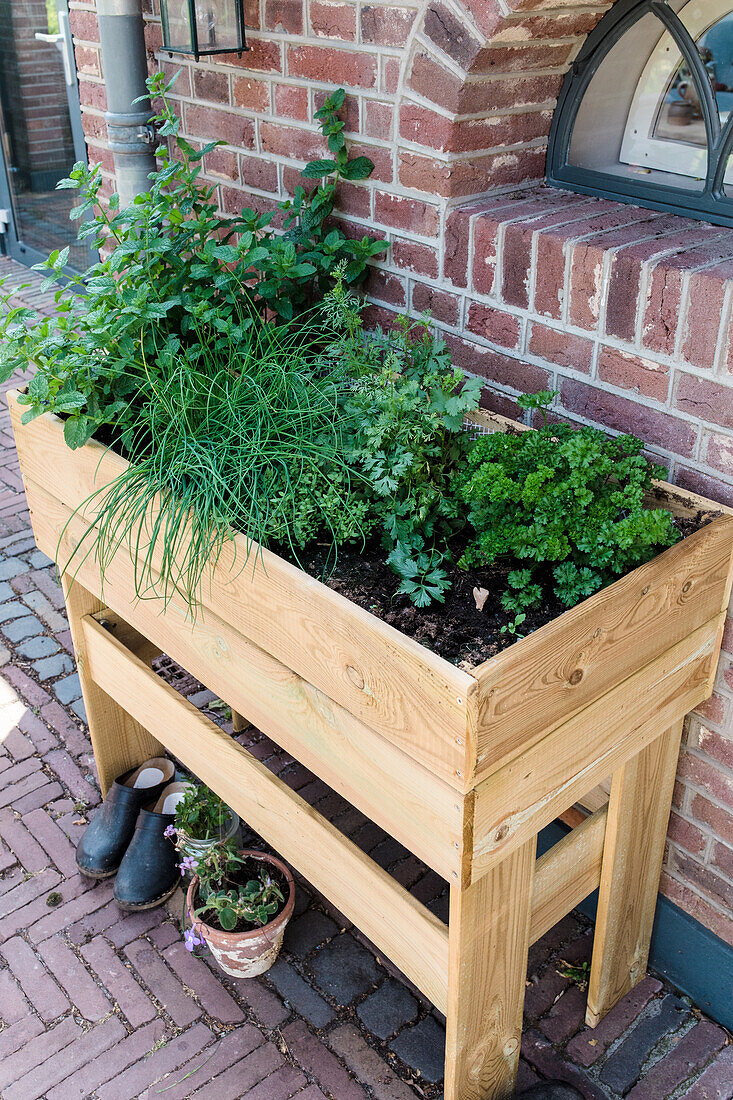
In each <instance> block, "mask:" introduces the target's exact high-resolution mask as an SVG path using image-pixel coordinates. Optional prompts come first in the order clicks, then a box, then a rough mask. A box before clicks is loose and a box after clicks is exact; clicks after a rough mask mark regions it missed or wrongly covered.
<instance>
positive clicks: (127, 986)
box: [81, 936, 157, 1027]
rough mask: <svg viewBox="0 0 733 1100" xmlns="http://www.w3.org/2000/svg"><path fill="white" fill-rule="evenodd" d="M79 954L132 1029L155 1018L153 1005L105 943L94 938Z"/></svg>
mask: <svg viewBox="0 0 733 1100" xmlns="http://www.w3.org/2000/svg"><path fill="white" fill-rule="evenodd" d="M81 953H82V956H83V958H84V959H85V960H86V962H87V963H88V964H89V965H90V966H91V968H92V969H93V970H94V971H95V973H96V974H98V975H99V977H100V978H101V980H102V982H103V983H104V985H105V988H106V989H108V990H109V992H110V995H111V996H112V999H113V1000H114V1002H115V1004H116V1005H117V1006H118V1007H119V1009H120V1011H121V1012H122V1013H123V1015H124V1016H126V1017H127V1019H128V1020H129V1021H130V1023H131V1024H132V1026H133V1027H140V1026H141V1025H142V1024H145V1023H147V1022H148V1021H150V1020H152V1019H154V1018H155V1016H156V1015H157V1009H156V1007H155V1005H154V1004H153V1002H152V1001H151V1000H150V998H149V997H148V995H147V993H146V992H145V990H144V989H143V988H142V986H141V985H140V984H139V983H138V982H137V981H136V980H135V978H134V977H133V975H132V974H131V972H130V970H128V968H127V967H126V966H125V965H124V963H123V962H122V960H121V959H120V958H118V956H117V955H115V953H114V951H113V950H112V948H111V947H110V945H109V944H108V943H107V941H106V940H104V939H102V937H101V936H95V938H94V939H93V940H91V941H90V942H89V943H87V944H84V946H83V947H82V949H81Z"/></svg>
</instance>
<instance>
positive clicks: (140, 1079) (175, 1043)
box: [95, 1024, 214, 1100]
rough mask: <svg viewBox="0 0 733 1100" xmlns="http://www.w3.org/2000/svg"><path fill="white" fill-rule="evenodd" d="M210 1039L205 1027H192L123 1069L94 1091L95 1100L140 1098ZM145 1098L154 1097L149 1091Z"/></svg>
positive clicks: (210, 1035)
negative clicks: (122, 1071) (149, 1087)
mask: <svg viewBox="0 0 733 1100" xmlns="http://www.w3.org/2000/svg"><path fill="white" fill-rule="evenodd" d="M213 1038H214V1033H213V1032H212V1031H211V1030H210V1029H209V1028H208V1027H205V1026H204V1024H195V1025H194V1026H193V1027H190V1028H188V1029H187V1030H186V1031H184V1032H183V1033H182V1034H181V1035H177V1036H176V1037H175V1038H174V1039H169V1040H168V1042H166V1043H164V1044H163V1045H162V1046H160V1047H159V1048H158V1049H157V1050H154V1051H153V1052H152V1053H151V1054H149V1056H148V1057H143V1058H140V1060H139V1061H138V1062H136V1063H135V1065H132V1066H130V1067H129V1068H128V1069H126V1070H125V1072H124V1074H121V1075H119V1076H116V1077H115V1079H114V1080H112V1081H110V1082H109V1084H107V1085H103V1086H102V1087H101V1088H97V1089H95V1095H96V1096H98V1097H99V1100H134V1098H139V1097H143V1096H145V1095H146V1092H147V1089H148V1086H150V1085H152V1084H153V1082H154V1081H159V1080H160V1079H161V1078H162V1077H164V1076H167V1075H168V1074H170V1073H171V1072H172V1071H173V1070H175V1069H177V1068H178V1066H180V1065H183V1063H185V1062H187V1061H188V1060H189V1059H190V1058H192V1057H193V1056H194V1055H196V1054H198V1053H199V1051H201V1050H203V1049H204V1047H206V1046H207V1044H208V1043H210V1042H211V1040H212V1039H213ZM199 1061H201V1059H199ZM148 1095H150V1096H153V1095H155V1094H154V1092H153V1091H151V1092H150V1093H148ZM163 1096H165V1093H163Z"/></svg>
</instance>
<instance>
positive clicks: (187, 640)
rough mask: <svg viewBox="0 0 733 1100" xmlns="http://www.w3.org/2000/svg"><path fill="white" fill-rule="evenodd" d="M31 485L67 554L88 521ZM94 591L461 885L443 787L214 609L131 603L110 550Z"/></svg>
mask: <svg viewBox="0 0 733 1100" xmlns="http://www.w3.org/2000/svg"><path fill="white" fill-rule="evenodd" d="M27 490H28V499H29V504H30V508H31V518H32V520H33V524H34V530H35V532H36V539H37V540H38V544H39V546H40V547H41V549H43V550H44V552H45V553H48V554H50V550H51V544H53V543H54V542H56V541H57V540H58V532H59V531H61V530H63V531H64V534H63V537H62V549H63V552H64V553H68V552H69V551H70V549H71V547H72V546H73V545H74V544H75V543H76V542H78V540H79V539H80V538H81V537H82V535H83V532H84V530H85V529H86V527H87V524H86V522H85V520H84V519H82V517H81V516H80V515H76V516H72V515H71V513H70V511H69V509H68V508H66V507H65V506H64V505H62V504H59V502H58V501H57V500H55V499H54V498H53V497H51V496H50V495H49V494H48V493H47V492H46V491H45V490H44V489H41V488H40V486H36V485H34V484H33V482H31V481H28V482H27ZM78 582H81V583H83V584H84V585H86V586H87V587H89V588H91V587H92V586H97V587H99V573H98V569H97V566H96V563H95V562H94V561H93V560H92V558H88V559H87V560H86V561H85V562H83V564H81V565H80V567H79V570H78V573H77V583H78ZM100 595H103V598H104V603H105V604H106V605H107V606H108V607H109V608H111V609H112V611H113V612H115V613H116V614H117V615H118V616H120V617H121V619H123V620H125V619H126V618H131V617H134V621H135V625H136V627H137V629H138V630H140V631H142V632H143V633H144V634H145V636H146V637H147V638H149V639H151V641H152V642H154V643H155V645H156V646H157V647H158V648H159V649H160V650H162V651H163V652H165V653H167V654H168V655H169V656H170V657H172V658H173V659H174V660H176V661H178V662H179V664H181V665H182V666H183V667H184V668H185V669H186V670H187V671H188V672H190V673H191V674H192V675H194V676H196V677H197V679H199V680H200V681H201V682H202V683H203V684H205V685H206V686H207V687H208V688H210V689H211V690H212V691H214V692H215V693H216V694H217V695H218V696H219V698H222V699H226V700H227V701H228V702H229V703H230V704H231V705H233V706H234V707H235V708H236V710H237V711H239V712H240V713H241V714H243V715H245V716H246V717H247V718H248V719H249V720H250V721H251V722H252V723H253V724H254V725H255V726H257V728H258V729H261V730H262V731H263V732H264V733H266V734H268V736H270V737H272V738H273V739H274V740H275V741H276V742H277V743H278V744H279V745H281V746H282V747H283V748H284V749H286V751H288V752H289V753H291V754H292V755H293V756H294V757H295V758H296V759H297V760H300V761H301V763H303V764H304V765H305V766H306V767H307V768H309V769H310V770H311V771H314V772H315V773H316V774H317V775H319V776H320V777H321V778H322V779H323V780H324V782H326V783H328V784H329V786H331V787H333V788H334V790H337V791H338V792H339V793H340V794H342V795H343V796H344V798H346V799H348V801H349V802H351V803H352V804H353V805H354V806H356V807H357V808H358V809H360V810H361V811H362V813H365V814H366V815H367V816H368V817H369V818H371V820H372V821H375V822H376V823H377V824H378V825H380V826H381V827H382V828H383V829H385V830H386V831H387V832H388V833H390V835H392V836H394V837H395V839H397V840H399V841H400V843H402V844H404V845H405V846H406V847H407V848H409V850H410V851H412V852H414V853H415V855H417V856H418V857H419V858H420V859H423V860H424V861H425V862H426V863H427V864H428V865H429V866H430V867H432V868H433V870H435V871H437V873H438V874H440V875H442V876H443V877H444V878H446V879H448V880H449V881H452V882H457V881H460V871H461V866H462V863H461V857H462V850H461V849H462V843H463V841H462V829H463V820H462V815H463V800H462V798H461V797H460V796H458V797H457V796H456V792H455V791H454V790H453V789H452V788H451V787H450V786H449V784H448V783H446V782H445V781H443V780H442V779H440V778H439V777H438V776H436V775H434V774H433V773H432V772H431V771H430V770H429V769H427V768H425V767H423V766H422V765H421V764H419V763H418V762H417V761H415V760H414V759H413V758H412V757H411V756H409V755H408V754H407V753H405V752H402V750H401V749H399V748H397V747H396V746H395V745H393V744H392V743H391V742H390V741H388V740H387V739H386V738H383V737H380V736H379V734H377V733H375V732H374V731H373V730H370V729H369V728H368V727H367V726H365V725H364V723H363V722H360V721H359V719H358V718H354V717H353V715H351V714H349V713H348V711H346V710H345V709H344V708H343V707H340V706H338V704H337V703H334V702H333V701H332V700H331V699H329V698H328V696H326V695H324V694H323V693H322V692H320V691H318V689H317V688H314V687H313V686H312V685H311V684H308V683H307V682H306V681H305V680H303V679H302V678H301V677H299V676H297V675H296V674H295V673H294V672H292V671H291V670H290V669H287V668H286V667H285V666H284V665H282V664H280V662H279V661H277V660H276V659H275V658H273V657H271V656H270V655H269V654H268V653H265V651H264V650H262V649H260V648H259V647H258V646H256V645H254V644H253V643H252V642H250V641H249V640H248V639H247V638H244V637H242V636H241V635H240V634H238V633H237V631H236V630H235V629H234V628H233V627H232V626H231V625H230V624H229V623H228V622H224V621H223V620H222V619H220V618H219V617H218V616H217V615H215V614H214V613H213V612H211V611H208V612H207V613H206V615H205V616H203V617H201V618H200V619H199V620H198V621H197V623H196V624H195V625H194V624H192V623H191V622H190V620H188V619H187V616H186V609H185V606H184V605H183V604H182V602H181V601H180V600H177V599H173V600H171V601H170V603H169V604H168V606H167V608H166V610H165V611H163V607H162V601H161V600H139V601H135V599H134V581H133V566H132V561H131V559H130V557H129V555H128V554H125V553H124V552H122V553H118V554H116V555H115V557H114V559H113V561H112V562H111V563H110V566H109V569H108V571H107V574H106V578H105V585H104V591H103V593H102V592H100ZM94 610H96V608H95V609H94ZM108 618H113V617H112V616H108Z"/></svg>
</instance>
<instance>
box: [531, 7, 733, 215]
mask: <svg viewBox="0 0 733 1100" xmlns="http://www.w3.org/2000/svg"><path fill="white" fill-rule="evenodd" d="M732 147H733V0H669V2H662V0H641V2H639V0H618V3H617V4H615V5H614V7H613V8H612V9H611V11H610V12H609V13H608V14H607V15H606V16H604V18H603V19H602V20H601V22H600V23H599V24H598V26H597V27H596V29H595V31H594V32H593V33H592V34H591V35H589V37H588V39H587V41H586V42H585V44H584V46H583V49H582V50H581V52H580V54H579V55H578V58H577V59H576V61H575V62H574V64H573V66H572V69H571V71H570V73H569V74H568V76H567V78H566V81H565V84H564V86H563V90H562V93H561V95H560V100H559V102H558V106H557V110H556V112H555V118H554V120H553V125H552V132H551V134H550V148H549V151H548V160H547V165H548V171H547V177H548V182H550V183H552V184H555V185H557V186H561V187H566V188H569V189H570V190H574V191H582V192H584V193H585V194H591V195H603V196H604V197H606V198H612V199H621V200H624V201H627V202H636V203H639V204H640V205H642V206H650V207H652V208H654V209H657V210H670V211H674V212H675V213H678V214H684V215H686V216H688V217H695V218H702V219H704V220H705V221H710V222H714V223H716V224H718V225H728V226H733V156H732V153H731V149H732Z"/></svg>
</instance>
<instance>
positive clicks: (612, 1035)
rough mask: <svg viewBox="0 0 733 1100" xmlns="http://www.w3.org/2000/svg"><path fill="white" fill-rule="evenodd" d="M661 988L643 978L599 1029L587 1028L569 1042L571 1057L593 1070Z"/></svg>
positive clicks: (654, 982) (604, 1018) (648, 978)
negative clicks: (595, 1063)
mask: <svg viewBox="0 0 733 1100" xmlns="http://www.w3.org/2000/svg"><path fill="white" fill-rule="evenodd" d="M661 988H662V983H661V982H658V981H657V979H656V978H651V977H648V976H647V977H646V978H644V980H643V981H642V982H639V984H638V985H637V986H636V987H635V988H634V989H632V990H631V992H630V993H627V994H626V996H625V997H624V998H623V999H622V1000H620V1001H619V1003H618V1004H617V1005H616V1007H615V1008H612V1009H611V1011H610V1012H609V1013H608V1014H607V1015H606V1016H604V1017H603V1019H602V1020H601V1021H600V1023H598V1024H597V1025H596V1027H594V1028H586V1029H585V1031H583V1032H582V1033H581V1034H580V1035H576V1036H575V1038H574V1039H571V1040H570V1042H569V1043H568V1046H567V1052H568V1054H569V1055H570V1057H571V1058H572V1059H573V1060H574V1061H576V1062H580V1064H581V1065H583V1066H590V1065H592V1064H593V1063H594V1062H596V1061H597V1060H598V1059H599V1058H600V1057H601V1055H602V1054H605V1053H606V1051H607V1050H608V1048H609V1047H610V1046H611V1044H612V1043H615V1042H616V1040H617V1039H619V1038H620V1037H621V1035H623V1033H624V1031H626V1029H627V1028H628V1027H630V1026H631V1024H632V1023H633V1022H634V1020H635V1019H636V1017H637V1016H638V1015H639V1013H640V1012H641V1011H642V1009H644V1008H645V1007H646V1005H648V1004H649V1002H650V1000H651V999H652V997H653V996H654V995H655V994H656V993H659V991H660V989H661Z"/></svg>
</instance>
